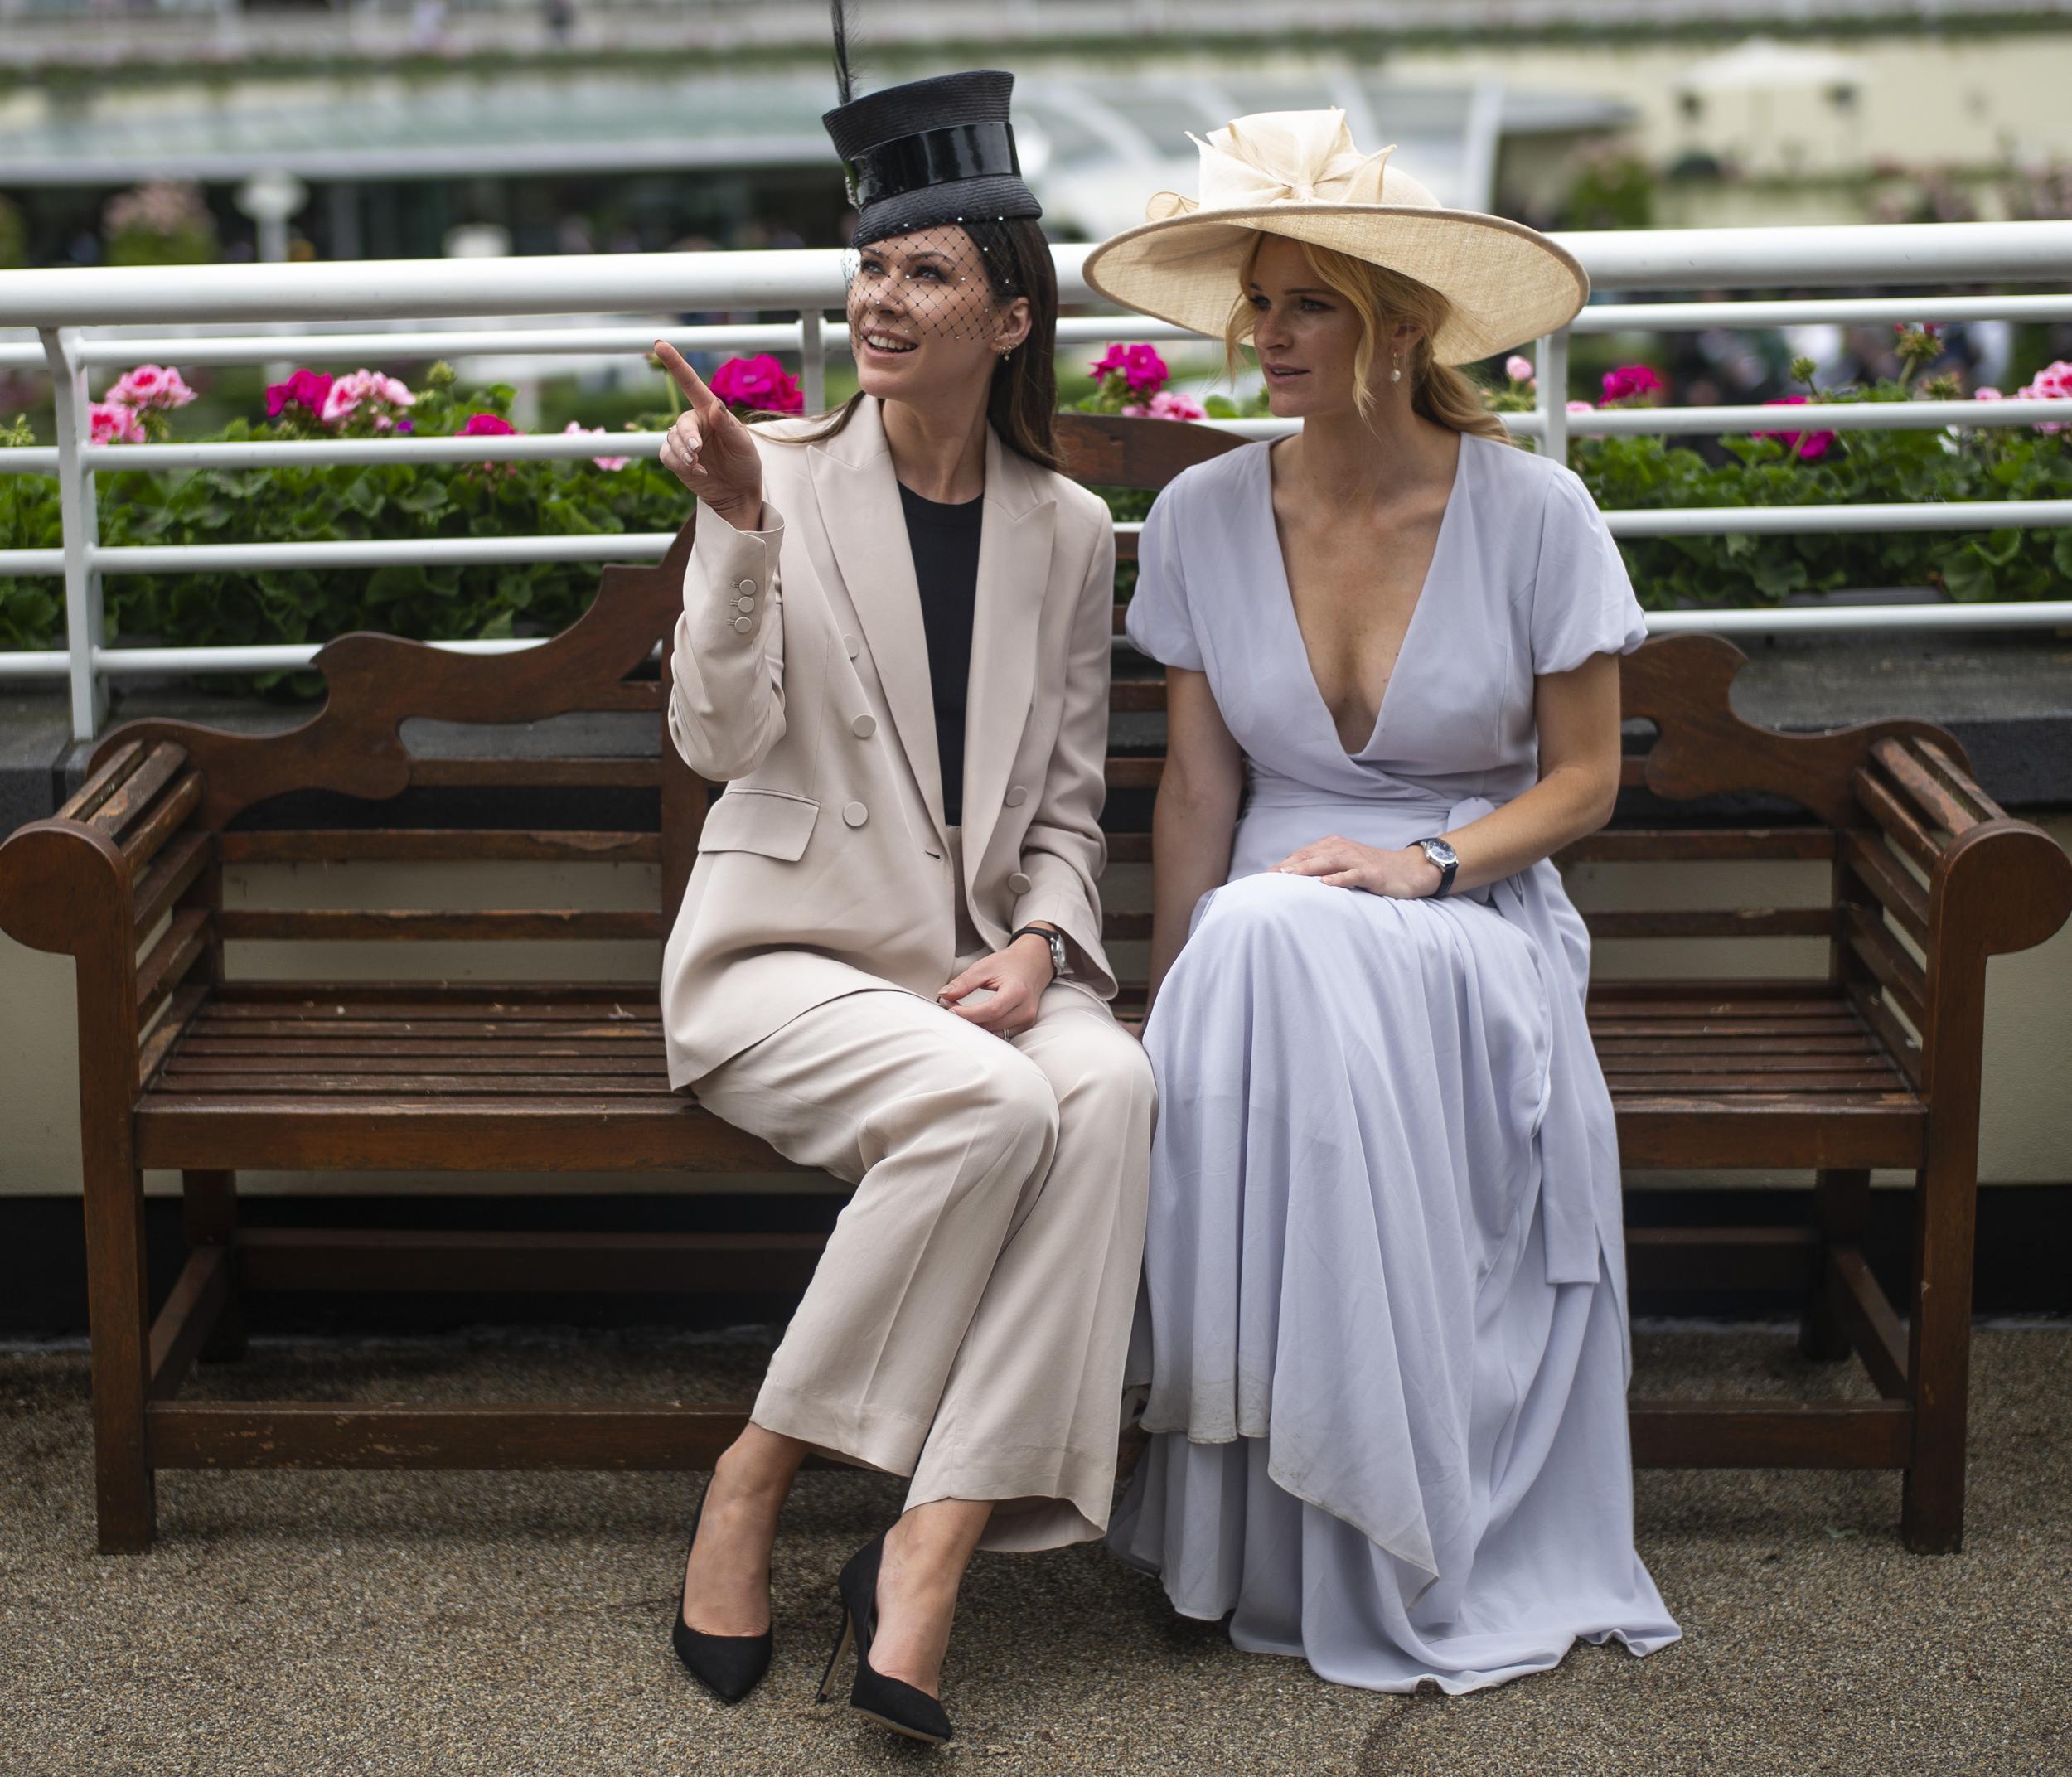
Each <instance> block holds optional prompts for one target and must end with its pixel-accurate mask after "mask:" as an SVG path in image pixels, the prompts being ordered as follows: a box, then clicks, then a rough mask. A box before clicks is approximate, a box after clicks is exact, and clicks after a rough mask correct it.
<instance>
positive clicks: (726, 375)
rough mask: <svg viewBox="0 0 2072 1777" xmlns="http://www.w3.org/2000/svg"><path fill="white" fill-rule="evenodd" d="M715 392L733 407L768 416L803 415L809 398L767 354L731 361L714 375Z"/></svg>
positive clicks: (713, 387) (763, 352)
mask: <svg viewBox="0 0 2072 1777" xmlns="http://www.w3.org/2000/svg"><path fill="white" fill-rule="evenodd" d="M711 388H712V392H713V393H714V395H718V396H719V399H721V400H723V401H724V402H725V403H726V404H727V405H728V406H729V407H746V408H752V409H755V410H756V411H758V412H760V413H765V414H802V413H804V412H805V411H806V395H805V392H804V391H803V390H801V388H800V387H799V385H798V383H797V381H796V380H795V379H794V378H793V377H792V374H791V372H790V371H788V370H786V369H785V368H784V366H782V364H780V363H779V362H778V361H777V360H776V359H775V358H774V357H772V356H771V355H770V354H769V353H768V352H767V351H759V352H758V353H757V354H756V355H755V356H753V358H729V359H728V360H727V361H726V362H725V363H724V364H723V365H721V366H719V369H718V370H714V372H713V373H712V384H711Z"/></svg>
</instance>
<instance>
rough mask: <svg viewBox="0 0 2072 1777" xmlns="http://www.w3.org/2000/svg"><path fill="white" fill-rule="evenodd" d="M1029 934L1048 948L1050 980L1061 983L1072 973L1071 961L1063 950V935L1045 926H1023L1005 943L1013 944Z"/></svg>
mask: <svg viewBox="0 0 2072 1777" xmlns="http://www.w3.org/2000/svg"><path fill="white" fill-rule="evenodd" d="M1031 932H1034V934H1035V935H1036V936H1037V937H1039V938H1041V939H1043V942H1045V943H1047V944H1048V945H1049V946H1050V974H1051V979H1052V980H1058V981H1062V980H1064V978H1065V977H1066V976H1067V975H1069V974H1071V973H1072V967H1071V959H1070V956H1069V954H1068V953H1067V951H1066V949H1065V939H1064V934H1063V932H1053V931H1051V930H1050V929H1049V928H1048V927H1045V926H1024V927H1022V928H1021V930H1020V931H1019V932H1014V934H1013V935H1012V936H1011V937H1009V939H1008V941H1007V942H1009V943H1010V944H1012V943H1014V942H1017V941H1018V940H1019V939H1022V938H1025V937H1029V934H1030V933H1031Z"/></svg>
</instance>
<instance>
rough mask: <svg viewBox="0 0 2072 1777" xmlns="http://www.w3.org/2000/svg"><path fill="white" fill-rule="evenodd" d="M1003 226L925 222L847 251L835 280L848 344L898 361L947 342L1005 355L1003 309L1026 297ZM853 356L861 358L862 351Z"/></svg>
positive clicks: (1007, 330)
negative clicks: (841, 295)
mask: <svg viewBox="0 0 2072 1777" xmlns="http://www.w3.org/2000/svg"><path fill="white" fill-rule="evenodd" d="M1007 229H1008V223H1007V221H1006V220H1005V218H995V217H986V218H984V219H982V220H981V219H979V218H972V219H971V220H970V221H968V222H958V221H949V222H936V223H927V224H922V225H918V226H916V227H913V228H909V229H906V230H902V231H900V232H898V233H895V234H890V235H881V236H880V237H879V238H878V239H876V240H869V241H866V242H864V243H862V244H861V245H854V246H851V247H850V248H849V249H847V250H846V251H845V253H844V254H843V256H842V281H843V286H844V289H845V293H846V303H845V307H846V310H847V314H848V319H849V332H850V342H851V345H852V346H853V347H861V346H863V344H864V341H866V340H868V341H870V342H871V343H872V345H873V346H876V347H878V348H879V350H881V351H886V352H889V353H892V354H893V355H894V356H897V355H900V354H902V353H903V352H905V351H914V350H917V349H918V348H920V347H921V346H924V345H926V344H927V342H928V341H931V340H954V341H963V342H967V343H970V344H972V345H976V346H985V347H988V348H990V349H991V350H993V351H995V354H996V355H997V356H1004V355H1005V352H1006V351H1008V350H1009V349H1010V348H1011V347H1012V346H1013V345H1014V331H1015V330H1014V325H1013V322H1014V317H1013V315H1012V313H1011V312H1009V311H1010V305H1011V304H1012V303H1013V302H1014V298H1016V297H1018V296H1026V295H1029V294H1030V293H1029V291H1027V290H1026V289H1025V288H1023V285H1022V280H1021V279H1020V278H1019V275H1018V270H1017V266H1018V260H1017V256H1016V254H1015V253H1014V248H1013V244H1012V243H1011V242H1010V241H1009V239H1008V235H1007ZM857 356H858V361H859V363H860V362H863V361H864V357H865V355H864V352H863V351H861V350H859V351H858V353H857ZM873 361H883V360H882V359H874V360H873Z"/></svg>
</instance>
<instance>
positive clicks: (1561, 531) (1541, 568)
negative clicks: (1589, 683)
mask: <svg viewBox="0 0 2072 1777" xmlns="http://www.w3.org/2000/svg"><path fill="white" fill-rule="evenodd" d="M1647 639H1648V627H1647V623H1646V622H1645V620H1644V618H1643V617H1642V616H1641V612H1640V601H1639V599H1637V598H1634V590H1633V582H1632V580H1631V579H1629V578H1628V576H1627V574H1626V564H1625V562H1624V559H1622V558H1621V557H1620V555H1619V545H1617V544H1616V543H1615V542H1614V541H1613V540H1612V535H1611V532H1610V529H1609V528H1607V526H1606V525H1605V516H1604V514H1603V513H1601V512H1600V511H1598V510H1597V502H1596V501H1595V500H1593V499H1591V498H1590V490H1589V489H1588V488H1587V487H1585V486H1584V485H1583V480H1582V477H1581V476H1579V475H1577V474H1576V472H1574V471H1573V470H1572V469H1568V468H1565V467H1564V468H1561V469H1560V470H1558V471H1557V472H1556V474H1555V476H1554V477H1553V485H1552V487H1549V488H1548V489H1547V506H1546V510H1545V512H1544V514H1543V516H1542V520H1541V530H1540V559H1539V565H1538V568H1537V570H1536V571H1535V573H1534V574H1533V579H1532V671H1534V673H1536V674H1538V673H1549V672H1569V671H1573V670H1574V669H1575V668H1576V667H1578V666H1581V665H1582V664H1583V662H1584V661H1586V660H1588V659H1589V658H1590V656H1591V655H1593V654H1630V653H1632V652H1633V651H1634V649H1635V648H1637V647H1639V646H1640V644H1641V643H1642V642H1645V641H1646V640H1647Z"/></svg>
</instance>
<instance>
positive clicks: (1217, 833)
mask: <svg viewBox="0 0 2072 1777" xmlns="http://www.w3.org/2000/svg"><path fill="white" fill-rule="evenodd" d="M1236 831H1237V796H1236V795H1235V794H1234V793H1228V794H1226V793H1221V792H1208V793H1204V794H1200V795H1195V794H1190V793H1189V792H1188V791H1187V790H1186V789H1185V788H1184V787H1183V786H1180V785H1178V784H1175V783H1174V782H1173V781H1172V780H1171V778H1170V777H1169V778H1168V780H1167V782H1165V783H1164V785H1163V786H1162V787H1160V788H1159V795H1158V801H1157V802H1156V804H1155V806H1154V807H1153V810H1152V815H1151V855H1152V858H1153V860H1154V861H1153V864H1152V867H1151V976H1150V982H1151V985H1150V992H1151V998H1152V999H1153V1000H1155V999H1157V997H1158V991H1159V984H1160V983H1161V982H1163V981H1164V979H1165V974H1166V971H1167V970H1169V969H1170V968H1171V967H1172V966H1173V959H1174V957H1176V956H1179V953H1180V947H1181V946H1182V945H1183V944H1184V943H1185V942H1187V928H1188V922H1189V921H1191V920H1192V919H1193V917H1194V904H1195V903H1196V902H1198V901H1199V900H1200V899H1201V898H1202V897H1203V895H1204V894H1206V893H1208V891H1209V890H1210V889H1212V888H1218V887H1220V886H1221V885H1222V883H1223V881H1224V880H1225V879H1226V878H1227V877H1228V875H1229V874H1230V852H1231V842H1232V836H1233V835H1235V833H1236ZM1147 1010H1148V1007H1147Z"/></svg>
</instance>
